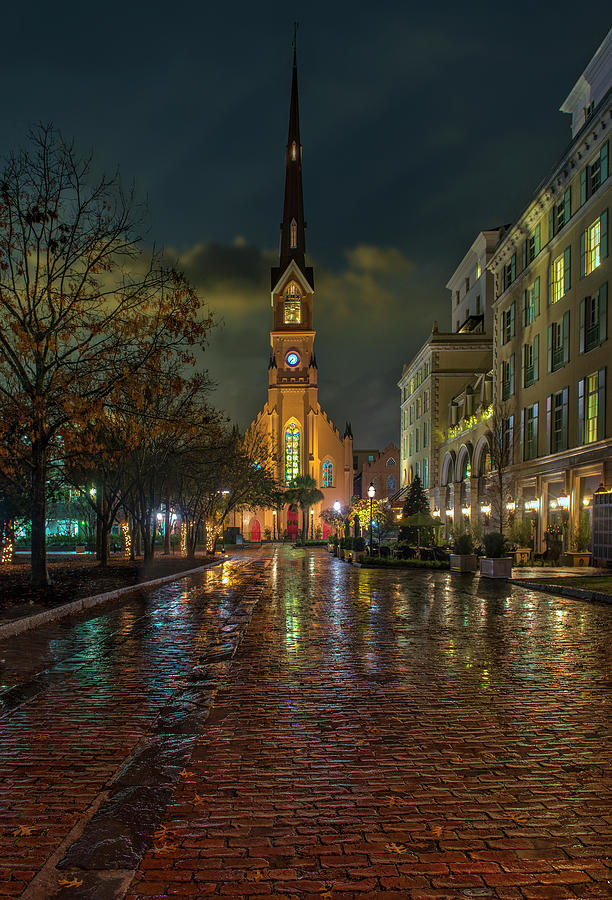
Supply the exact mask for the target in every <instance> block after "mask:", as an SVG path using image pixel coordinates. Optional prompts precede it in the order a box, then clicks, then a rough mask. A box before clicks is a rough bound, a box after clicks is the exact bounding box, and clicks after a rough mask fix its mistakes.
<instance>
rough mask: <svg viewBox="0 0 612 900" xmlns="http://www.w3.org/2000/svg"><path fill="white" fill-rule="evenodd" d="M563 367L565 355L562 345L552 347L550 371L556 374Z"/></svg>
mask: <svg viewBox="0 0 612 900" xmlns="http://www.w3.org/2000/svg"><path fill="white" fill-rule="evenodd" d="M564 365H565V354H564V352H563V345H561V347H553V351H552V371H553V372H556V371H557V369H560V368H561V367H562V366H564Z"/></svg>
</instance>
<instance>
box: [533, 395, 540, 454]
mask: <svg viewBox="0 0 612 900" xmlns="http://www.w3.org/2000/svg"><path fill="white" fill-rule="evenodd" d="M539 409H540V404H539V403H534V404H533V437H534V443H535V454H534V455H535V456H537V455H538V439H539V434H538V413H539Z"/></svg>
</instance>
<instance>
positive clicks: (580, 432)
mask: <svg viewBox="0 0 612 900" xmlns="http://www.w3.org/2000/svg"><path fill="white" fill-rule="evenodd" d="M578 444H584V378H581V379H580V381H579V382H578Z"/></svg>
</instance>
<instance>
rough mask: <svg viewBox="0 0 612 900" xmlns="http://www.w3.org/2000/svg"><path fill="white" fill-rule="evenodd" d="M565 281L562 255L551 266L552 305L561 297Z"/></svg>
mask: <svg viewBox="0 0 612 900" xmlns="http://www.w3.org/2000/svg"><path fill="white" fill-rule="evenodd" d="M564 280H565V258H564V256H563V253H562V254H561V255H560V256H558V257H557V258H556V259H555V260H553V264H552V300H551V302H552V303H556V302H557V300H560V299H561V297H562V296H563V291H564V287H563V285H564Z"/></svg>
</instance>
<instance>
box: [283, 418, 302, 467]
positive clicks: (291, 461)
mask: <svg viewBox="0 0 612 900" xmlns="http://www.w3.org/2000/svg"><path fill="white" fill-rule="evenodd" d="M299 474H300V429H299V428H298V426H297V425H296V424H295V422H291V424H290V425H288V426H287V430H286V431H285V481H293V479H294V478H297V476H298V475H299Z"/></svg>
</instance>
